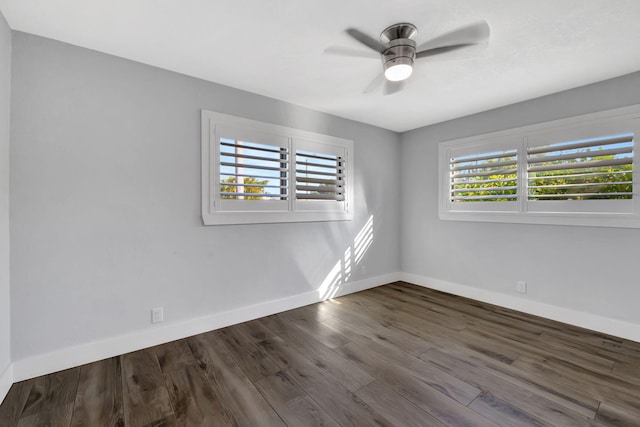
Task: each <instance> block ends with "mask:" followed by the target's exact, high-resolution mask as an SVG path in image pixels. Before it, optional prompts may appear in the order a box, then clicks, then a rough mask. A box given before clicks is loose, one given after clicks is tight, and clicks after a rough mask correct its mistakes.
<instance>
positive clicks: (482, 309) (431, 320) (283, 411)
mask: <svg viewBox="0 0 640 427" xmlns="http://www.w3.org/2000/svg"><path fill="white" fill-rule="evenodd" d="M0 425H1V426H3V427H4V426H14V425H18V426H41V425H42V426H44V425H50V426H69V425H72V426H174V425H179V426H186V425H194V426H195V425H198V426H199V425H208V426H226V425H238V426H282V425H289V426H313V425H327V426H351V425H359V426H390V425H396V426H400V425H407V426H442V425H450V426H495V425H502V426H640V344H639V343H635V342H631V341H627V340H623V339H619V338H615V337H612V336H608V335H604V334H600V333H596V332H592V331H588V330H584V329H580V328H577V327H573V326H568V325H564V324H560V323H557V322H553V321H549V320H545V319H542V318H538V317H534V316H530V315H526V314H522V313H519V312H515V311H511V310H507V309H503V308H499V307H495V306H491V305H488V304H484V303H479V302H476V301H472V300H468V299H464V298H460V297H455V296H452V295H448V294H444V293H440V292H435V291H431V290H427V289H424V288H420V287H417V286H413V285H409V284H405V283H394V284H390V285H387V286H383V287H379V288H376V289H370V290H367V291H364V292H360V293H357V294H352V295H348V296H345V297H341V298H337V299H335V300H332V301H327V302H324V303H320V304H315V305H311V306H307V307H303V308H299V309H296V310H292V311H288V312H285V313H281V314H278V315H274V316H269V317H265V318H262V319H258V320H254V321H251V322H247V323H243V324H240V325H235V326H232V327H229V328H225V329H221V330H217V331H213V332H209V333H206V334H201V335H197V336H194V337H190V338H187V339H183V340H179V341H174V342H171V343H168V344H164V345H160V346H157V347H153V348H149V349H145V350H141V351H137V352H134V353H129V354H125V355H122V356H119V357H114V358H111V359H107V360H102V361H100V362H96V363H92V364H89V365H84V366H80V367H77V368H73V369H69V370H66V371H63V372H57V373H54V374H51V375H47V376H43V377H39V378H34V379H31V380H28V381H23V382H21V383H17V384H15V385H13V387H12V388H11V390H10V392H9V394H8V396H7V397H6V399H5V400H4V402H3V403H2V405H1V406H0Z"/></svg>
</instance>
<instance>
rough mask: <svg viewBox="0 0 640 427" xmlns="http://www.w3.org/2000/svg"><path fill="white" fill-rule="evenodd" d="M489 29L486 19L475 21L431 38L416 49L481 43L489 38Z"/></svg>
mask: <svg viewBox="0 0 640 427" xmlns="http://www.w3.org/2000/svg"><path fill="white" fill-rule="evenodd" d="M490 34H491V30H490V29H489V24H487V22H486V21H481V22H476V23H475V24H470V25H467V26H465V27H461V28H458V29H456V30H453V31H450V32H448V33H445V34H442V35H441V36H438V37H436V38H435V39H431V40H429V41H427V42H425V43H423V44H421V45H420V46H418V48H417V49H416V50H417V51H418V52H423V51H426V50H431V49H434V48H441V47H448V46H460V47H462V45H470V44H477V43H482V42H483V41H485V40H487V39H488V38H489V35H490Z"/></svg>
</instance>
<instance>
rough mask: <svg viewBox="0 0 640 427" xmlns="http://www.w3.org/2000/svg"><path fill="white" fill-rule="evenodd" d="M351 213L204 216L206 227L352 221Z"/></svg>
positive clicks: (269, 213) (218, 214) (228, 213)
mask: <svg viewBox="0 0 640 427" xmlns="http://www.w3.org/2000/svg"><path fill="white" fill-rule="evenodd" d="M351 220H353V213H351V212H342V211H341V212H326V211H324V212H318V211H315V212H312V211H306V212H300V211H298V212H216V213H209V214H203V215H202V221H203V222H204V225H233V224H273V223H286V222H322V221H351Z"/></svg>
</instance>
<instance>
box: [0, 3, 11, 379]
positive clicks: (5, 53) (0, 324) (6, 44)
mask: <svg viewBox="0 0 640 427" xmlns="http://www.w3.org/2000/svg"><path fill="white" fill-rule="evenodd" d="M10 99H11V29H10V28H9V25H8V24H7V21H5V19H4V16H3V15H2V13H0V375H1V374H2V373H3V372H4V370H5V368H6V367H7V366H8V365H9V363H10V361H11V347H10V344H11V337H10V332H11V328H10V320H11V318H10V312H11V310H10V309H11V305H10V292H9V116H10V115H9V107H10Z"/></svg>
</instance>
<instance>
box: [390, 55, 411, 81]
mask: <svg viewBox="0 0 640 427" xmlns="http://www.w3.org/2000/svg"><path fill="white" fill-rule="evenodd" d="M411 73H413V61H412V60H411V58H397V59H394V60H391V61H387V62H386V63H385V64H384V77H385V78H386V79H387V80H389V81H390V82H400V81H402V80H406V79H408V78H409V76H411Z"/></svg>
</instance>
